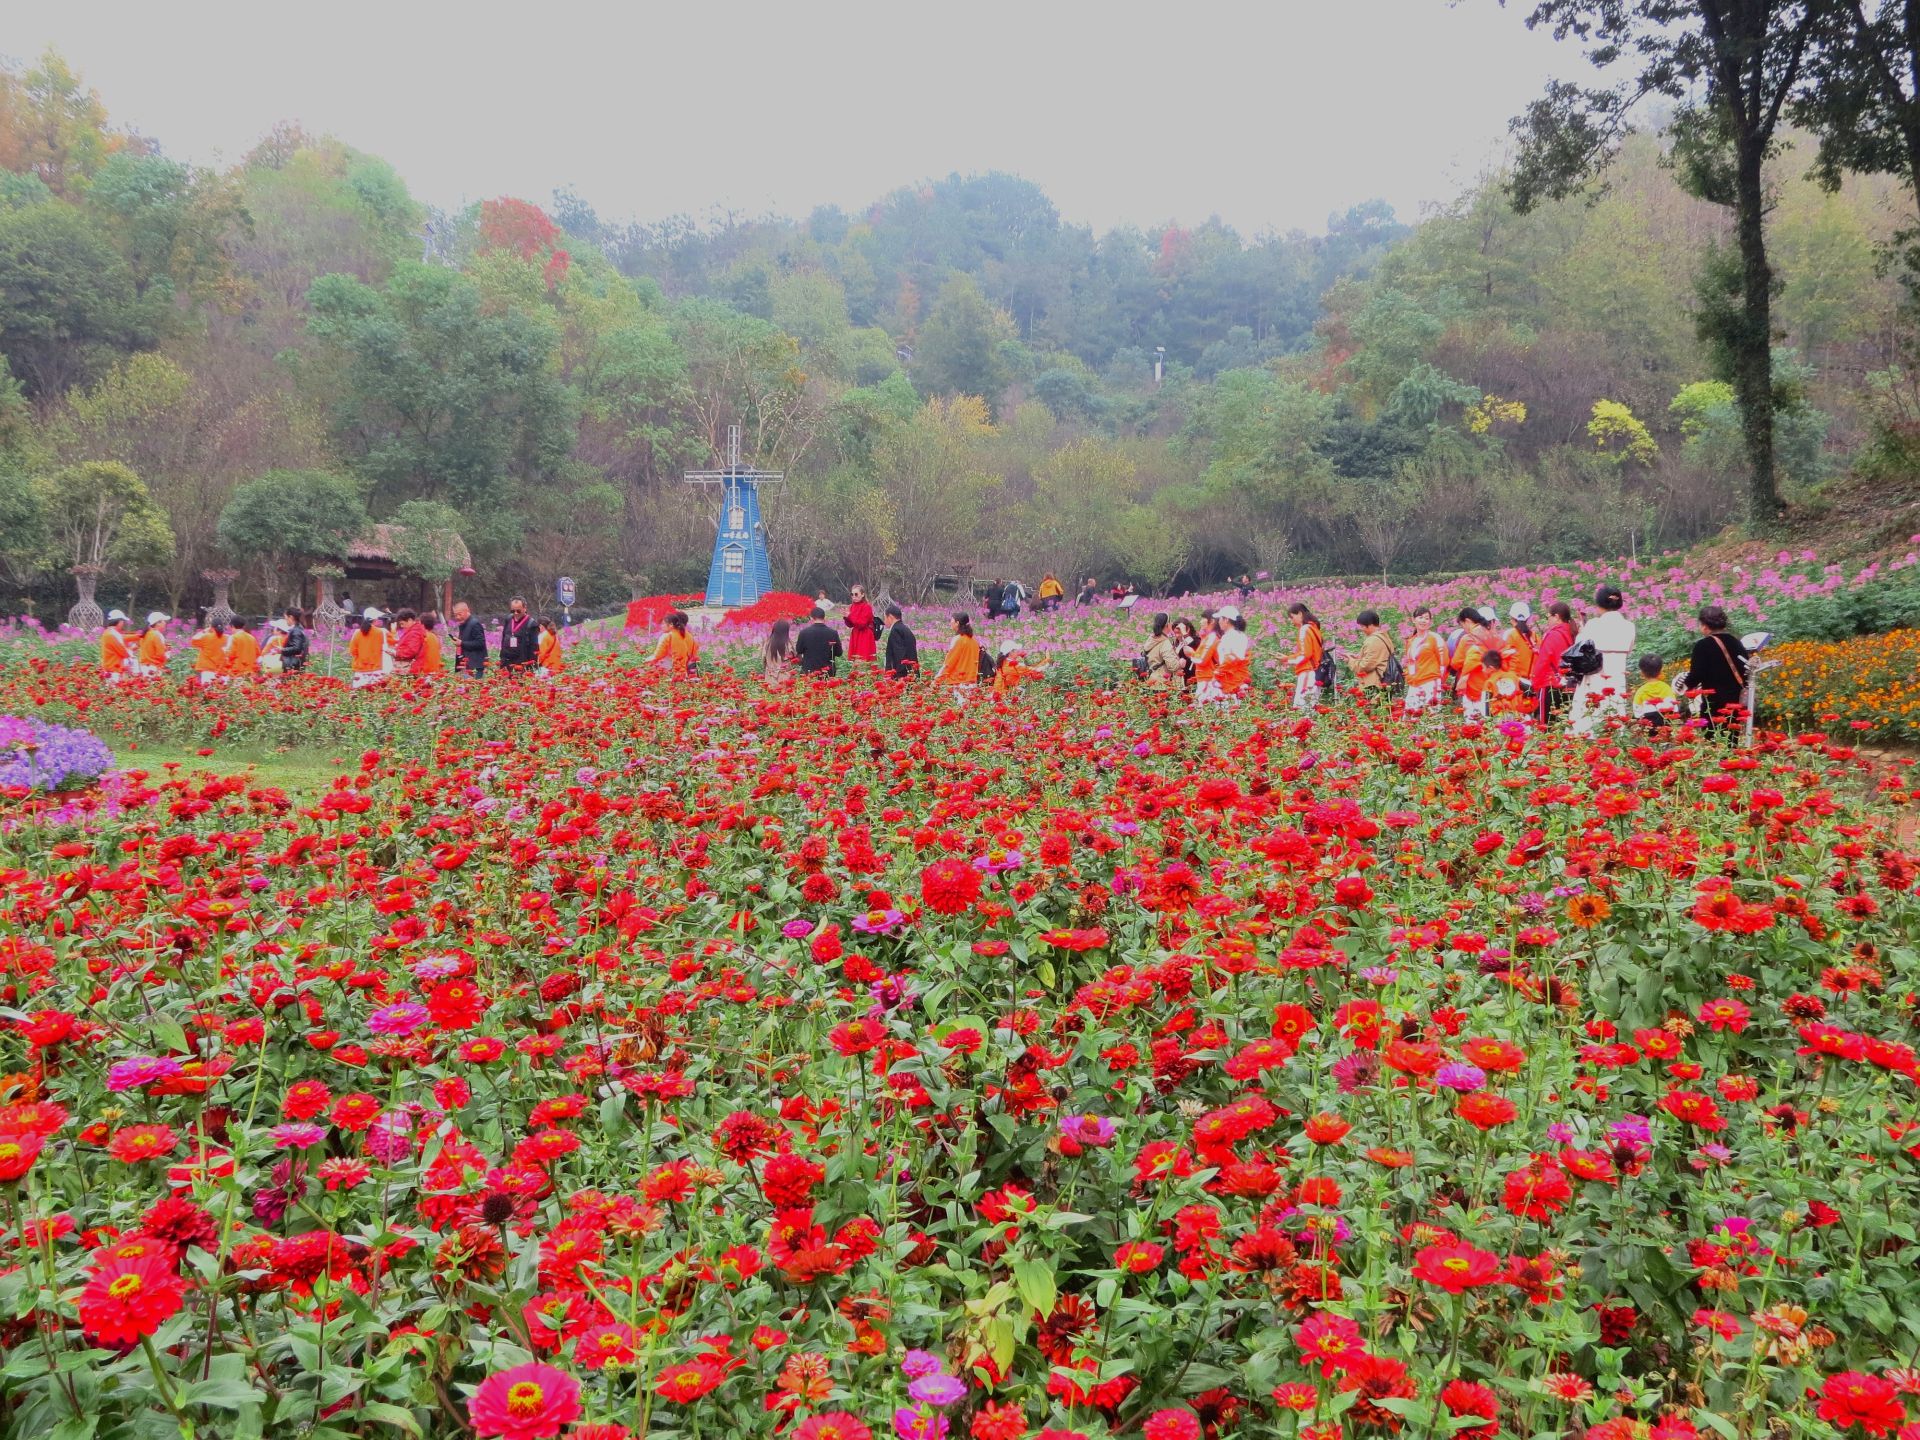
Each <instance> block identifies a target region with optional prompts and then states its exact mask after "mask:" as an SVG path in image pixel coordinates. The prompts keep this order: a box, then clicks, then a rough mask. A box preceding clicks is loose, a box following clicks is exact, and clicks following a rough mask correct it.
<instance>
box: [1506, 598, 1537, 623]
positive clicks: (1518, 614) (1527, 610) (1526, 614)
mask: <svg viewBox="0 0 1920 1440" xmlns="http://www.w3.org/2000/svg"><path fill="white" fill-rule="evenodd" d="M1507 616H1508V618H1509V619H1513V620H1531V619H1532V618H1533V607H1532V606H1531V605H1529V604H1527V602H1526V601H1524V600H1516V601H1514V602H1513V604H1512V605H1510V606H1509V607H1508V608H1507Z"/></svg>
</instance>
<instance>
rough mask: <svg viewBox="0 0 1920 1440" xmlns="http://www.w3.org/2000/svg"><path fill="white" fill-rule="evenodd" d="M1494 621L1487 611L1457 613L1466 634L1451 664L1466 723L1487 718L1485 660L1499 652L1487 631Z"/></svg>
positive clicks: (1491, 632)
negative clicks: (1457, 678)
mask: <svg viewBox="0 0 1920 1440" xmlns="http://www.w3.org/2000/svg"><path fill="white" fill-rule="evenodd" d="M1496 618H1497V617H1496V616H1495V615H1494V613H1493V611H1491V610H1475V609H1471V608H1469V609H1466V610H1462V611H1461V612H1460V621H1461V623H1462V624H1463V625H1465V626H1466V634H1465V635H1464V636H1463V637H1462V638H1461V641H1460V653H1459V655H1458V656H1456V657H1455V661H1454V664H1455V667H1456V668H1457V669H1458V670H1459V672H1460V682H1459V690H1460V713H1461V714H1462V715H1464V716H1465V717H1466V718H1468V719H1469V720H1484V719H1486V717H1487V683H1488V678H1489V677H1488V672H1487V663H1486V662H1487V657H1488V656H1489V655H1498V654H1499V653H1500V647H1499V645H1498V644H1497V643H1496V641H1495V638H1494V634H1493V631H1492V630H1491V629H1489V628H1488V627H1489V626H1490V625H1492V624H1493V623H1494V621H1495V619H1496Z"/></svg>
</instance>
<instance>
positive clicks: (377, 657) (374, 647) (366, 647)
mask: <svg viewBox="0 0 1920 1440" xmlns="http://www.w3.org/2000/svg"><path fill="white" fill-rule="evenodd" d="M379 618H380V612H379V611H378V610H363V611H361V612H360V628H359V629H358V630H355V631H354V632H353V638H352V639H350V640H348V641H347V654H348V655H349V656H350V657H352V660H353V688H354V689H356V690H364V689H366V688H367V686H369V685H378V684H379V683H380V682H381V681H382V680H384V679H386V678H387V632H386V631H384V630H381V629H379V628H378V627H377V626H375V625H374V623H373V622H374V621H375V620H378V619H379Z"/></svg>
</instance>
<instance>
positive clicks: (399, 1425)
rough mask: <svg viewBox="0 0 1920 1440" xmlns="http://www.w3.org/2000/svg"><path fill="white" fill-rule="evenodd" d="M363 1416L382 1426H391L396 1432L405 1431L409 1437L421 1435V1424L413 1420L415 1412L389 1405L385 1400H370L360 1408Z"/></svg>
mask: <svg viewBox="0 0 1920 1440" xmlns="http://www.w3.org/2000/svg"><path fill="white" fill-rule="evenodd" d="M360 1413H361V1415H363V1416H365V1417H366V1418H367V1419H369V1420H373V1421H377V1422H378V1423H380V1424H382V1425H391V1426H393V1427H394V1429H396V1430H404V1431H406V1432H407V1433H408V1434H409V1435H418V1434H419V1433H420V1422H419V1421H417V1420H415V1419H414V1418H413V1412H412V1411H411V1410H408V1409H406V1408H404V1407H403V1406H399V1405H389V1404H387V1402H386V1401H384V1400H370V1401H368V1402H367V1403H366V1404H365V1405H362V1406H361V1407H360Z"/></svg>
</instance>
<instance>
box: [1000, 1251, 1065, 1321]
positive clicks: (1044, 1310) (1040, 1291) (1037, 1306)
mask: <svg viewBox="0 0 1920 1440" xmlns="http://www.w3.org/2000/svg"><path fill="white" fill-rule="evenodd" d="M1008 1268H1009V1269H1011V1270H1012V1271H1013V1283H1014V1286H1015V1287H1016V1288H1017V1289H1018V1290H1019V1292H1020V1298H1021V1299H1022V1300H1024V1301H1026V1302H1027V1304H1028V1305H1030V1306H1032V1307H1033V1313H1034V1314H1036V1315H1038V1316H1039V1317H1040V1318H1041V1319H1043V1320H1044V1319H1045V1318H1046V1317H1047V1316H1049V1315H1051V1314H1052V1313H1053V1302H1054V1301H1055V1300H1057V1299H1059V1298H1060V1287H1059V1283H1058V1282H1057V1281H1056V1280H1055V1279H1054V1275H1053V1266H1051V1265H1049V1264H1048V1263H1047V1262H1046V1261H1044V1260H1029V1259H1020V1260H1015V1261H1013V1262H1012V1263H1011V1265H1009V1267H1008Z"/></svg>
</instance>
